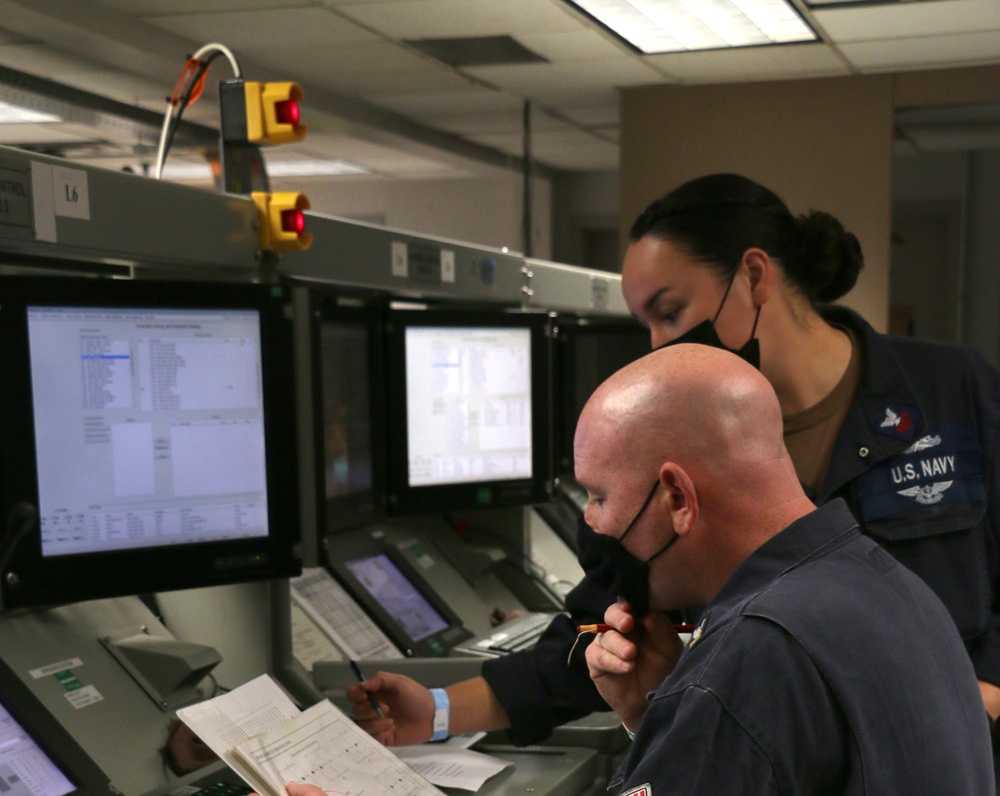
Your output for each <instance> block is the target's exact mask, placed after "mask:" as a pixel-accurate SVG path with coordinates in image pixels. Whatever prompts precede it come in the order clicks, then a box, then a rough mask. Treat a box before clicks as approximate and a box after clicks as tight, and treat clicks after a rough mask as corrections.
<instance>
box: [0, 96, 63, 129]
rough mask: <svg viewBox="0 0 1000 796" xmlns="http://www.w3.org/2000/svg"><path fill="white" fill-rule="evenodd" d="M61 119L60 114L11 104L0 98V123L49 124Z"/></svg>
mask: <svg viewBox="0 0 1000 796" xmlns="http://www.w3.org/2000/svg"><path fill="white" fill-rule="evenodd" d="M61 121H62V117H61V116H56V115H55V114H52V113H42V112H41V111H34V110H31V109H30V108H22V107H21V106H20V105H11V104H10V103H9V102H4V101H3V100H0V124H51V123H52V122H61Z"/></svg>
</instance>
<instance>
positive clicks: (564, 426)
mask: <svg viewBox="0 0 1000 796" xmlns="http://www.w3.org/2000/svg"><path fill="white" fill-rule="evenodd" d="M556 325H557V327H558V334H557V335H556V340H557V344H556V374H557V375H556V383H557V385H558V386H557V388H556V398H555V408H554V410H553V411H554V414H555V417H556V421H555V437H556V439H555V450H556V456H555V458H556V465H555V468H556V474H557V475H558V476H560V477H564V476H566V475H570V476H571V475H572V474H573V437H574V436H575V434H576V421H577V420H578V419H579V417H580V412H581V411H583V407H584V404H586V403H587V400H588V399H589V398H590V396H591V395H593V393H594V390H596V389H597V388H598V387H599V386H600V384H601V383H602V382H603V381H604V380H605V379H607V378H608V377H609V376H610V375H611V374H612V373H614V372H615V371H617V370H620V369H621V368H623V367H625V365H628V364H629V363H630V362H634V361H635V360H637V359H639V358H640V357H643V356H645V355H646V354H648V353H649V351H650V348H649V330H648V329H646V328H645V327H643V326H642V325H641V324H640V323H639V322H638V321H634V320H631V319H626V318H621V319H603V318H596V319H582V318H559V319H557V321H556Z"/></svg>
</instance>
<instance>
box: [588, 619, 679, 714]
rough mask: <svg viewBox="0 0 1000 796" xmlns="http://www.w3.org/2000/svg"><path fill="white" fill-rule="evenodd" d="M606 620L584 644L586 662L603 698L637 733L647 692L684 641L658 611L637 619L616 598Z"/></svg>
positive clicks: (656, 684)
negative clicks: (588, 643) (585, 646)
mask: <svg viewBox="0 0 1000 796" xmlns="http://www.w3.org/2000/svg"><path fill="white" fill-rule="evenodd" d="M604 624H605V625H607V627H608V628H609V629H608V630H604V631H603V632H599V633H598V634H597V636H595V638H594V640H593V641H592V642H591V643H590V646H588V647H587V667H588V668H589V669H590V677H591V679H592V680H593V681H594V684H595V685H596V686H597V690H598V691H600V693H601V696H602V697H603V698H604V701H605V702H607V703H608V705H609V706H610V707H611V709H612V710H614V711H615V713H617V714H618V717H619V718H620V719H621V721H622V724H624V725H625V728H626V729H628V730H629V731H630V732H635V731H636V730H637V729H638V727H639V722H640V721H641V720H642V716H643V714H644V713H645V712H646V706H647V704H648V703H647V701H646V694H648V693H649V692H650V691H655V690H656V689H657V687H659V685H660V683H662V682H663V681H664V680H665V679H666V677H667V675H669V674H670V672H672V671H673V669H674V666H676V665H677V659H678V658H679V657H680V654H681V651H682V649H683V645H682V644H681V640H680V637H679V636H678V635H677V631H676V630H675V629H674V627H673V625H672V624H671V623H670V620H669V619H668V618H667V617H666V616H664V615H663V614H661V613H659V612H658V611H654V612H652V613H650V614H648V615H647V616H645V617H643V618H642V619H636V618H635V617H634V616H633V615H632V610H631V608H630V607H629V605H628V604H627V603H624V602H618V603H615V604H614V605H611V606H610V607H609V608H608V610H607V611H605V613H604Z"/></svg>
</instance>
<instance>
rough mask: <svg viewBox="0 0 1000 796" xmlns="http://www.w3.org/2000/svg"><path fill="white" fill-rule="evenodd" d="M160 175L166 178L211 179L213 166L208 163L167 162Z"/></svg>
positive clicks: (212, 177)
mask: <svg viewBox="0 0 1000 796" xmlns="http://www.w3.org/2000/svg"><path fill="white" fill-rule="evenodd" d="M160 177H161V178H162V179H164V180H211V179H214V176H213V174H212V167H211V166H210V165H209V164H208V163H183V162H180V163H165V164H164V166H163V172H162V173H161V175H160Z"/></svg>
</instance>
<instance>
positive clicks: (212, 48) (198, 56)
mask: <svg viewBox="0 0 1000 796" xmlns="http://www.w3.org/2000/svg"><path fill="white" fill-rule="evenodd" d="M211 52H220V53H222V54H223V55H224V56H226V58H227V59H228V60H229V65H230V66H231V67H232V68H233V75H234V76H235V77H241V76H242V73H241V72H240V65H239V64H238V63H237V62H236V56H235V55H233V53H232V50H230V49H229V48H228V47H227V46H226V45H224V44H219V43H218V42H212V43H211V44H206V45H205V46H204V47H202V48H201V49H199V50H198V52H196V53H195V54H194V55H192V56H191V57H192V58H194V59H195V60H196V61H203V60H204V57H205V55H207V54H208V53H211Z"/></svg>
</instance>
